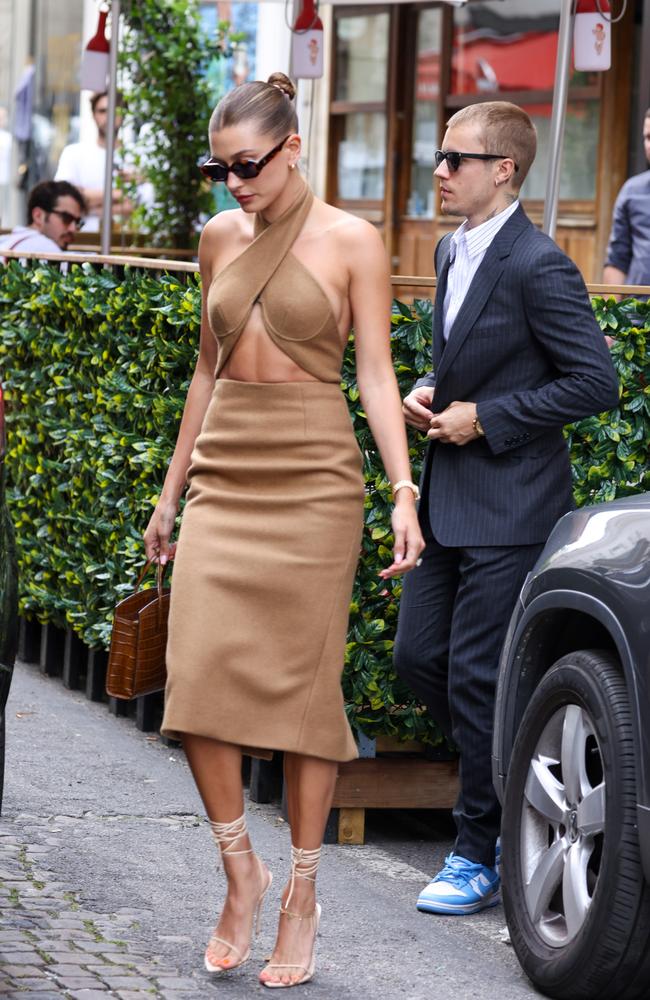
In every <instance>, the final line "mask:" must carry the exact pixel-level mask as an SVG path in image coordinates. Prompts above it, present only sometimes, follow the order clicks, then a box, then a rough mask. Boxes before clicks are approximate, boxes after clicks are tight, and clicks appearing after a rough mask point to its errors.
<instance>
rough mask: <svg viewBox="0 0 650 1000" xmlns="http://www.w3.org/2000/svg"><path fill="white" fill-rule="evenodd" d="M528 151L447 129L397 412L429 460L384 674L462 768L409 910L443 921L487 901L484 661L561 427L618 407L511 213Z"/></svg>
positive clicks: (594, 348)
mask: <svg viewBox="0 0 650 1000" xmlns="http://www.w3.org/2000/svg"><path fill="white" fill-rule="evenodd" d="M536 146H537V139H536V132H535V127H534V125H533V123H532V122H531V120H530V118H529V117H528V115H527V114H526V112H525V111H523V110H522V109H521V108H518V107H517V106H516V105H514V104H510V103H508V102H505V101H488V102H485V103H479V104H475V105H470V106H469V107H466V108H464V109H462V110H461V111H459V112H457V113H456V114H455V115H454V116H453V117H452V118H451V119H450V121H449V123H448V128H447V132H446V134H445V137H444V141H443V145H442V149H439V150H437V151H436V152H435V164H436V168H435V177H436V179H437V181H438V184H439V189H440V200H441V206H442V211H443V212H444V213H445V214H446V215H449V216H450V217H452V218H455V219H458V220H459V221H460V222H461V225H460V227H459V228H458V229H457V230H456V231H455V232H454V233H449V234H447V235H446V236H444V237H443V238H442V240H441V241H440V242H439V244H438V246H437V248H436V251H435V269H436V274H437V276H438V286H437V290H436V299H435V306H434V315H433V356H432V371H431V374H429V375H426V376H425V377H424V378H422V379H420V380H419V381H418V382H416V384H415V387H414V388H413V390H412V391H411V392H410V393H409V394H408V395H407V397H406V398H405V400H404V416H405V419H406V422H407V423H408V424H409V425H410V426H411V427H414V428H416V429H417V430H419V431H421V432H422V433H423V434H426V436H427V437H428V439H429V441H430V447H429V451H428V453H427V456H426V460H425V465H424V470H423V475H422V482H421V489H422V501H421V503H420V508H419V515H420V523H421V526H422V531H423V535H424V538H425V541H426V549H425V550H424V556H423V560H422V564H421V566H420V567H418V568H417V569H416V570H415V571H414V572H413V573H410V574H409V575H408V576H407V578H406V580H405V582H404V589H403V592H402V598H401V603H400V613H399V624H398V630H397V635H396V639H395V649H394V662H395V668H396V670H397V672H398V674H399V675H400V676H401V677H402V679H403V680H404V681H405V682H406V683H407V684H408V685H409V686H410V687H411V689H412V690H413V691H414V692H415V693H416V694H417V695H418V697H419V698H420V699H421V700H422V702H423V703H424V704H425V705H426V707H427V709H428V710H429V712H430V713H431V715H432V716H433V718H435V719H436V721H437V722H438V723H439V724H440V726H441V728H442V729H443V731H444V733H445V735H446V736H447V738H448V740H449V741H450V742H452V743H453V744H454V745H455V746H456V747H457V749H458V751H459V755H460V790H459V796H458V800H457V803H456V807H455V810H454V818H455V820H456V826H457V837H456V842H455V845H454V848H453V850H452V851H451V853H450V854H449V855H448V857H447V859H446V861H445V864H444V866H443V867H442V869H441V870H440V871H439V872H438V873H437V874H436V875H435V877H434V878H433V880H432V881H431V882H430V884H429V885H428V886H426V887H425V888H424V889H423V890H422V892H421V893H420V896H419V899H418V902H417V907H418V909H419V910H421V911H424V912H428V913H436V914H442V915H445V914H447V915H450V914H451V915H465V914H470V913H476V912H478V911H479V910H482V909H485V908H487V907H491V906H495V905H496V904H497V903H498V902H499V898H500V876H499V870H498V868H499V853H498V849H497V839H498V836H499V824H500V806H499V802H498V800H497V796H496V792H495V790H494V786H493V784H492V771H491V767H492V760H491V757H492V729H493V725H492V719H493V714H494V699H495V686H496V680H497V669H498V664H499V654H500V651H501V647H502V644H503V642H504V639H505V635H506V629H507V626H508V622H509V620H510V616H511V613H512V611H513V608H514V606H515V602H516V600H517V597H518V594H519V591H520V589H521V586H522V585H523V583H524V580H525V578H526V574H527V573H528V572H529V571H530V570H531V569H532V567H533V565H534V563H535V562H536V560H537V558H538V557H539V555H540V553H541V551H542V548H543V546H544V542H545V541H546V539H547V537H548V535H549V534H550V532H551V529H552V528H553V526H554V524H555V522H556V520H557V519H558V518H559V517H561V516H562V515H563V514H565V513H566V512H567V511H569V510H570V509H571V508H572V506H573V500H572V493H571V465H570V461H569V452H568V449H567V445H566V442H565V439H564V436H563V433H562V428H563V426H564V425H565V424H568V423H572V422H573V421H575V420H578V419H580V418H582V417H586V416H590V415H592V414H595V413H599V412H601V411H603V410H608V409H610V408H611V407H614V406H616V404H617V403H618V381H617V377H616V373H615V371H614V367H613V365H612V361H611V358H610V355H609V351H608V349H607V346H606V344H605V339H604V337H603V335H602V333H601V331H600V327H599V326H598V323H597V322H596V320H595V318H594V314H593V310H592V308H591V303H590V301H589V297H588V295H587V290H586V288H585V284H584V281H583V279H582V277H581V275H580V273H579V271H578V269H577V267H576V266H575V264H574V263H573V262H572V261H571V260H570V259H569V258H568V257H567V256H566V255H565V254H564V253H563V252H562V251H561V250H560V249H559V248H558V247H557V246H556V244H555V243H554V242H553V241H552V240H551V239H550V238H549V237H548V236H546V235H544V234H543V233H541V232H539V231H538V230H537V229H536V227H535V226H534V225H533V224H532V223H531V221H530V220H529V219H528V217H527V215H526V213H525V212H524V210H523V208H522V206H521V203H520V201H519V192H520V188H521V185H522V184H523V182H524V180H525V178H526V174H527V173H528V170H529V168H530V166H531V164H532V162H533V160H534V157H535V152H536ZM508 846H509V845H508V844H507V843H504V845H503V848H504V852H505V851H507V849H508Z"/></svg>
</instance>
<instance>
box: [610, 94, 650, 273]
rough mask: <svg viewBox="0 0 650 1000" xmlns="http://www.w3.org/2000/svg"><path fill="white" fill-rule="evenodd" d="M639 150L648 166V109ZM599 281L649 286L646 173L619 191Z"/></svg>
mask: <svg viewBox="0 0 650 1000" xmlns="http://www.w3.org/2000/svg"><path fill="white" fill-rule="evenodd" d="M643 146H644V150H645V155H646V159H647V161H648V165H649V166H650V108H648V110H647V111H646V113H645V118H644V120H643ZM603 281H604V282H605V284H608V285H650V170H644V171H643V172H642V173H640V174H636V176H634V177H630V178H629V180H627V181H626V182H625V184H624V185H623V187H622V188H621V190H620V191H619V194H618V198H617V199H616V204H615V205H614V218H613V221H612V232H611V235H610V237H609V245H608V247H607V257H606V261H605V267H604V269H603Z"/></svg>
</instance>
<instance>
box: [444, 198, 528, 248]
mask: <svg viewBox="0 0 650 1000" xmlns="http://www.w3.org/2000/svg"><path fill="white" fill-rule="evenodd" d="M518 207H519V201H518V200H517V201H514V202H513V203H512V205H508V207H507V208H504V209H503V211H502V212H499V214H498V215H494V216H493V217H492V218H491V219H488V220H487V221H486V222H482V223H481V225H480V226H475V227H474V228H473V229H468V228H467V225H468V223H467V219H465V221H464V222H463V224H462V225H461V226H459V227H458V229H457V230H456V232H455V233H454V234H453V235H452V237H451V246H450V253H449V259H450V261H451V262H453V260H454V258H455V256H456V252H457V250H458V247H459V246H460V243H461V242H462V241H463V240H464V241H465V249H466V252H467V256H468V257H470V258H471V257H475V256H476V255H477V254H480V253H484V252H485V251H486V250H487V248H488V246H489V245H490V243H491V242H492V240H493V239H494V237H495V236H496V234H497V233H498V232H499V230H500V229H501V227H502V226H503V225H504V224H505V223H506V222H507V221H508V219H509V218H510V216H511V215H513V214H514V213H515V212H516V211H517V209H518Z"/></svg>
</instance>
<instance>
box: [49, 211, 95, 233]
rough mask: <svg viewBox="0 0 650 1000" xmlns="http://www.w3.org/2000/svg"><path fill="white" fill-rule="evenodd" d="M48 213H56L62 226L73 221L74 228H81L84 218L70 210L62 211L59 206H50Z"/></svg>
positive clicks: (69, 224)
mask: <svg viewBox="0 0 650 1000" xmlns="http://www.w3.org/2000/svg"><path fill="white" fill-rule="evenodd" d="M50 213H51V214H52V215H58V217H59V218H60V219H61V222H62V223H63V225H64V226H71V225H72V223H73V222H74V227H75V229H82V228H83V225H84V222H85V221H86V220H85V219H82V218H81V216H79V215H72V213H71V212H64V211H62V209H60V208H51V209H50Z"/></svg>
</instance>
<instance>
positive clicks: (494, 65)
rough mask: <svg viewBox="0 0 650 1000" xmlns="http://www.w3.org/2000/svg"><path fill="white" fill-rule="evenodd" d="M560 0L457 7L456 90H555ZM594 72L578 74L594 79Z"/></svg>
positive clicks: (584, 80) (491, 0)
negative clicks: (458, 8)
mask: <svg viewBox="0 0 650 1000" xmlns="http://www.w3.org/2000/svg"><path fill="white" fill-rule="evenodd" d="M558 8H559V4H558V2H557V0H536V2H535V3H534V4H532V3H530V0H509V2H508V3H507V4H503V3H501V2H500V0H497V2H495V0H487V2H484V3H480V4H476V5H470V6H468V7H467V8H463V9H462V10H457V11H455V12H454V35H453V49H452V65H451V88H450V92H451V93H452V94H486V93H489V94H492V93H494V94H498V93H499V92H504V91H522V90H552V89H553V86H554V83H555V62H556V57H557V39H558V26H559V19H560V15H559V9H558ZM596 80H597V74H595V73H576V72H575V71H574V74H573V77H572V83H574V84H577V83H579V84H581V85H585V84H590V83H594V82H596Z"/></svg>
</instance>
